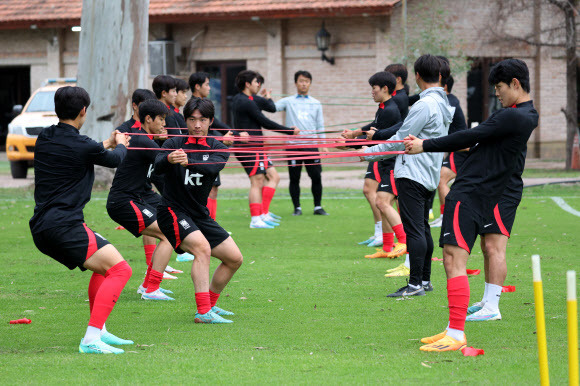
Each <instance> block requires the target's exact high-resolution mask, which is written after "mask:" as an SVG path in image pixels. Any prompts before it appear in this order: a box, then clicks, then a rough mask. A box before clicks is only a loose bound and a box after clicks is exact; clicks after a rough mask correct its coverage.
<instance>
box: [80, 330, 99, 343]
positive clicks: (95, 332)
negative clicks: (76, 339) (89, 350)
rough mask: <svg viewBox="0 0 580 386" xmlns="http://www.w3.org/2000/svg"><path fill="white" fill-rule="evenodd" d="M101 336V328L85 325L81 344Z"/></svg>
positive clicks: (91, 341)
mask: <svg viewBox="0 0 580 386" xmlns="http://www.w3.org/2000/svg"><path fill="white" fill-rule="evenodd" d="M100 338H101V329H100V328H97V327H93V326H88V327H87V332H86V333H85V337H84V338H83V344H91V343H93V342H94V341H95V340H97V339H100Z"/></svg>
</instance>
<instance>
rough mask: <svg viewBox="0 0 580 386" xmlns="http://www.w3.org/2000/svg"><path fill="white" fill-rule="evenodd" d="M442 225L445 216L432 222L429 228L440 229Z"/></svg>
mask: <svg viewBox="0 0 580 386" xmlns="http://www.w3.org/2000/svg"><path fill="white" fill-rule="evenodd" d="M441 224H443V216H439V217H437V218H436V219H435V220H433V221H431V222H430V223H429V226H430V227H431V228H440V227H441Z"/></svg>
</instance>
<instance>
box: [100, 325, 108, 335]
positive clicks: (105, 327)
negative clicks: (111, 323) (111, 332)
mask: <svg viewBox="0 0 580 386" xmlns="http://www.w3.org/2000/svg"><path fill="white" fill-rule="evenodd" d="M106 332H107V323H105V324H103V328H101V335H103V334H105V333H106Z"/></svg>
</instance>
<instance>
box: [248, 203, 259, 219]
mask: <svg viewBox="0 0 580 386" xmlns="http://www.w3.org/2000/svg"><path fill="white" fill-rule="evenodd" d="M261 214H262V203H261V202H259V203H257V204H250V215H251V216H252V217H256V216H259V215H261Z"/></svg>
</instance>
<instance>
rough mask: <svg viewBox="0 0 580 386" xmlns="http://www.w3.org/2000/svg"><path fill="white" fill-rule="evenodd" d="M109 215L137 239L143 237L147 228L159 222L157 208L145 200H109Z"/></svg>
mask: <svg viewBox="0 0 580 386" xmlns="http://www.w3.org/2000/svg"><path fill="white" fill-rule="evenodd" d="M150 200H151V201H153V199H150ZM107 213H109V217H110V218H111V219H112V220H113V221H114V222H116V223H117V224H119V225H122V226H123V227H124V228H125V229H127V230H128V231H129V232H131V234H132V235H133V236H135V237H139V236H141V233H142V232H143V231H144V230H145V228H147V227H148V226H150V225H151V224H153V223H154V222H155V221H157V206H153V205H150V204H149V203H148V202H145V200H143V199H141V200H137V199H134V200H129V199H125V200H122V199H119V200H117V199H115V200H114V201H113V200H108V201H107Z"/></svg>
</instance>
